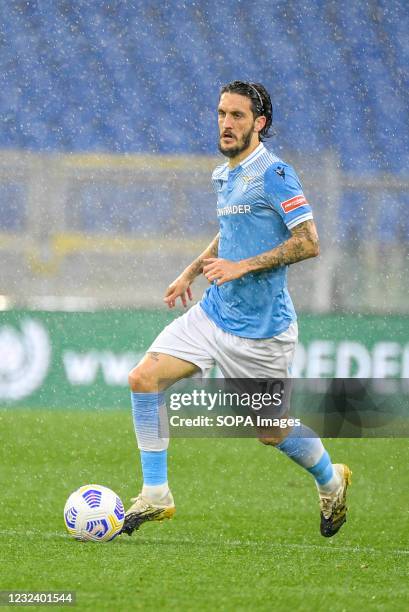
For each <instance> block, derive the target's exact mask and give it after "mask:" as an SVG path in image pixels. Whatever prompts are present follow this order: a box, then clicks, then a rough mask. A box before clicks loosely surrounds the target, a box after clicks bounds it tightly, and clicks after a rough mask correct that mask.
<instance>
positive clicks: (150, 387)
mask: <svg viewBox="0 0 409 612" xmlns="http://www.w3.org/2000/svg"><path fill="white" fill-rule="evenodd" d="M128 382H129V386H130V388H131V391H133V392H134V393H154V392H156V391H157V380H156V377H155V376H153V374H152V372H149V370H148V369H147V368H146V367H145V366H144V365H137V366H136V367H135V368H133V370H131V371H130V372H129V375H128Z"/></svg>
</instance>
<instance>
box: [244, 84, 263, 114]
mask: <svg viewBox="0 0 409 612" xmlns="http://www.w3.org/2000/svg"><path fill="white" fill-rule="evenodd" d="M247 85H248V86H249V87H250V88H251V89H252V90H253V91H255V92H256V94H257V97H258V99H259V100H260V106H261V110H262V111H264V104H263V100H262V98H261V96H260V92H259V91H258V90H257V89H256V88H255V87H254V85H252V84H251V83H247Z"/></svg>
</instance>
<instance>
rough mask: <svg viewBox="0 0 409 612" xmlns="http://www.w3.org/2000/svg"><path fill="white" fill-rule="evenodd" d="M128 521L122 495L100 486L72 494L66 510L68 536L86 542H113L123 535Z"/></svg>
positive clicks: (81, 488)
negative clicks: (123, 529) (120, 534)
mask: <svg viewBox="0 0 409 612" xmlns="http://www.w3.org/2000/svg"><path fill="white" fill-rule="evenodd" d="M124 518H125V511H124V506H123V504H122V501H121V499H120V498H119V497H118V495H117V494H116V493H114V491H111V489H108V487H104V486H102V485H97V484H89V485H85V486H83V487H80V488H79V489H77V490H76V491H74V493H71V495H70V496H69V498H68V499H67V502H66V504H65V508H64V522H65V526H66V527H67V530H68V533H69V534H71V535H72V536H73V537H74V538H76V539H77V540H82V541H83V542H87V541H89V540H92V541H93V542H107V541H108V540H113V539H114V538H115V537H116V536H117V535H118V534H119V533H120V531H121V529H122V525H123V524H124Z"/></svg>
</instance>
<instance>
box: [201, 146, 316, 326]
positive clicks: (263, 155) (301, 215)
mask: <svg viewBox="0 0 409 612" xmlns="http://www.w3.org/2000/svg"><path fill="white" fill-rule="evenodd" d="M212 182H213V185H214V188H215V191H216V193H217V216H218V218H219V223H220V239H219V251H218V256H219V257H222V258H223V259H230V260H231V261H239V260H241V259H247V258H249V257H254V256H255V255H259V254H260V253H263V252H265V251H269V250H271V249H273V248H274V247H276V246H278V245H279V244H282V243H283V242H285V241H286V240H287V239H288V238H289V237H290V236H291V232H290V231H289V230H290V229H291V228H293V227H295V226H296V225H298V224H299V223H302V222H303V221H306V220H307V219H312V212H311V208H310V206H309V204H308V202H307V200H306V199H305V196H304V194H303V192H302V187H301V184H300V181H299V180H298V177H297V175H296V174H295V172H294V170H293V168H292V167H291V166H289V165H287V164H286V163H284V162H283V161H281V160H280V159H279V158H278V157H276V156H275V155H274V154H273V153H271V152H270V151H268V149H266V148H265V146H264V145H263V144H260V145H259V146H258V147H257V149H255V150H254V151H253V152H252V153H251V154H250V155H249V156H248V157H247V158H246V159H245V160H243V161H242V162H241V164H240V165H239V166H237V167H236V168H234V169H233V170H230V169H229V167H228V163H225V164H223V165H222V166H218V167H217V168H216V169H215V171H214V172H213V175H212ZM287 268H288V266H282V267H280V268H276V269H274V270H266V271H263V272H251V273H249V274H246V275H245V276H242V277H241V278H239V279H236V280H233V281H230V282H227V283H224V284H223V285H220V286H217V285H215V284H213V285H211V287H210V288H209V289H207V291H206V292H205V294H204V296H203V298H202V301H201V302H200V305H201V307H202V308H203V310H204V311H205V312H206V314H207V315H208V316H209V317H210V318H211V319H212V320H213V321H214V322H215V323H216V325H218V326H219V327H221V328H222V329H224V330H225V331H227V332H230V333H231V334H234V335H236V336H242V337H244V338H271V337H272V336H277V335H278V334H281V333H282V332H284V331H285V330H286V329H287V328H288V327H289V325H290V323H291V322H292V321H294V320H295V319H296V314H295V311H294V306H293V303H292V301H291V298H290V295H289V293H288V290H287Z"/></svg>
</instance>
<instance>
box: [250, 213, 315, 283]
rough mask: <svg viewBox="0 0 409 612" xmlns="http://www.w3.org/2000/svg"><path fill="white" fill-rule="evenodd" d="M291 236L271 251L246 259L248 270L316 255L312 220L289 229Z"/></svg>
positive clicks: (260, 268)
mask: <svg viewBox="0 0 409 612" xmlns="http://www.w3.org/2000/svg"><path fill="white" fill-rule="evenodd" d="M291 234H292V236H291V238H289V239H288V240H287V241H286V242H284V243H283V244H280V245H279V246H278V247H276V248H275V249H272V250H271V251H266V252H265V253H261V254H260V255H256V256H255V257H251V258H250V259H248V260H247V264H248V266H249V272H255V271H258V270H269V269H272V268H279V267H280V266H286V265H289V264H293V263H296V262H297V261H302V260H303V259H308V258H309V257H316V256H317V255H318V254H319V241H318V234H317V230H316V227H315V223H314V221H312V220H311V219H310V220H308V221H304V222H303V223H300V224H299V225H297V226H296V227H295V228H294V229H293V230H291Z"/></svg>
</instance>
